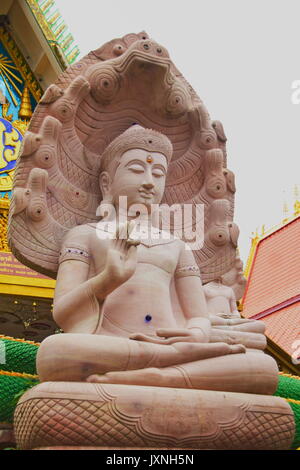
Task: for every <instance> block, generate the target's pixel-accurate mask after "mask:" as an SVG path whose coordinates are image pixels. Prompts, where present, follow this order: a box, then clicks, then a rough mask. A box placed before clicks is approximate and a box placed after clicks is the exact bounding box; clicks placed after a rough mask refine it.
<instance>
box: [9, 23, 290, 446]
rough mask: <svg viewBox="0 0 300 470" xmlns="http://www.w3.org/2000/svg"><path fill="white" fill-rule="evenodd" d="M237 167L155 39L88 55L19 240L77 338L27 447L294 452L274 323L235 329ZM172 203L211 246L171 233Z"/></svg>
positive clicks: (20, 168) (44, 357)
mask: <svg viewBox="0 0 300 470" xmlns="http://www.w3.org/2000/svg"><path fill="white" fill-rule="evenodd" d="M137 123H138V125H133V124H137ZM153 128H154V129H155V130H152V129H153ZM226 155H227V154H226V136H225V133H224V129H223V126H222V124H221V123H220V122H219V121H211V119H210V117H209V114H208V111H207V110H206V108H205V106H204V104H203V102H202V101H201V99H200V98H199V97H198V96H197V94H196V92H195V91H194V90H193V88H192V87H191V86H190V85H189V84H188V83H187V81H186V80H185V78H184V77H183V76H182V75H181V73H180V72H179V70H178V69H177V68H176V67H175V65H174V64H173V62H172V61H171V59H170V57H169V54H168V51H167V50H166V49H165V48H164V47H163V46H161V45H159V44H157V43H156V42H155V41H153V40H151V39H149V38H148V36H147V34H146V33H145V32H141V33H139V34H129V35H126V36H124V37H123V38H119V39H114V40H112V41H110V42H108V43H107V44H104V46H102V47H100V48H99V49H97V50H95V51H92V52H90V53H89V54H88V55H87V56H86V57H84V58H83V59H81V60H80V62H78V63H76V64H73V65H72V66H70V67H69V68H68V69H67V70H66V71H65V72H64V73H63V74H62V75H61V76H60V77H59V78H58V80H57V82H56V83H55V84H53V85H51V86H50V87H49V88H48V90H46V92H45V94H44V96H43V97H42V99H41V101H40V103H39V105H38V106H37V108H36V110H35V113H34V115H33V117H32V119H31V122H30V126H29V131H28V132H27V134H26V136H25V138H24V143H23V148H22V153H21V155H20V158H19V159H18V163H17V168H16V171H15V176H14V194H13V199H12V203H11V206H10V218H9V230H8V238H9V243H10V246H11V249H12V251H13V253H14V255H15V256H16V257H17V258H18V259H19V260H20V261H21V262H22V263H24V264H25V265H27V266H29V267H31V268H32V269H35V270H36V271H38V272H40V273H42V274H45V275H47V276H50V277H52V278H54V279H56V289H55V295H54V309H53V316H54V319H55V321H56V322H57V324H58V325H59V326H60V328H61V329H62V330H63V333H61V334H56V335H53V336H50V337H48V338H46V340H44V341H43V342H42V344H41V346H40V348H39V351H38V356H37V370H38V374H39V379H40V381H41V383H40V384H39V385H37V386H35V387H33V388H32V389H31V390H30V391H28V392H26V393H25V394H24V395H23V396H22V397H21V399H20V400H19V403H18V405H17V408H16V412H15V421H14V425H15V433H16V436H17V442H18V446H19V447H20V448H22V449H32V448H38V447H43V446H75V447H76V448H78V447H80V448H82V447H85V448H90V447H91V446H92V447H96V448H101V449H103V448H110V449H116V448H120V447H121V448H123V447H127V448H128V447H133V448H149V447H151V448H157V449H161V448H195V449H250V448H255V449H266V448H268V449H279V448H280V449H286V448H289V447H290V445H291V442H292V440H293V435H294V432H295V422H294V417H293V412H292V410H291V408H290V407H289V405H288V404H287V403H286V402H285V401H284V400H283V399H281V398H279V397H274V396H272V394H273V393H274V391H275V389H276V386H277V382H278V368H277V365H276V363H275V361H274V359H272V358H271V357H270V356H268V355H266V354H264V353H263V349H264V347H265V345H266V340H265V336H264V334H263V325H262V324H261V323H260V322H251V321H249V320H245V319H242V318H239V317H238V314H237V312H236V307H235V302H234V299H233V294H232V290H231V288H230V287H228V285H230V286H235V287H237V288H238V292H239V293H241V291H242V289H243V285H244V281H243V280H242V281H241V280H239V282H238V283H236V278H237V276H240V277H241V267H240V260H239V258H238V256H237V240H238V235H239V230H238V227H237V226H236V224H234V222H233V213H234V193H235V183H234V175H233V173H232V172H231V171H230V170H229V169H228V168H227V159H226ZM124 201H125V202H126V203H125V202H124ZM173 204H177V205H178V207H179V209H180V210H181V209H182V207H183V206H185V204H190V205H191V206H192V207H193V208H196V215H193V214H192V216H191V220H190V221H189V222H188V226H189V230H191V231H193V230H194V231H196V232H197V220H198V219H199V220H201V221H202V223H203V244H202V245H201V246H197V247H196V248H195V247H193V246H192V244H189V243H188V240H187V239H186V236H182V237H181V236H178V233H177V232H176V230H173V228H174V226H173V227H172V224H171V225H170V227H168V226H167V227H166V226H165V225H164V224H162V225H161V223H160V222H161V217H160V216H161V213H162V205H167V206H172V205H173ZM201 208H202V209H203V208H204V211H202V210H200V209H201ZM198 216H199V217H198ZM174 224H175V223H174ZM175 225H176V224H175ZM175 228H176V227H175ZM200 238H201V237H200ZM191 248H193V249H191ZM224 276H225V277H226V282H227V284H228V285H227V287H224V285H220V284H219V279H223V278H224ZM224 279H225V278H224ZM240 281H241V282H240ZM223 284H224V283H223ZM257 351H260V355H259V356H258V354H257ZM283 431H284V432H283Z"/></svg>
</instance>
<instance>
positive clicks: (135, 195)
mask: <svg viewBox="0 0 300 470" xmlns="http://www.w3.org/2000/svg"><path fill="white" fill-rule="evenodd" d="M171 157H172V145H171V143H170V141H169V139H168V138H167V137H166V136H164V135H162V134H160V133H158V132H157V131H153V130H150V129H144V128H142V127H140V126H133V127H131V128H130V129H128V130H127V131H126V132H124V133H123V134H121V135H120V136H119V137H117V138H116V139H115V140H114V141H113V142H112V143H111V144H110V145H109V146H108V147H107V148H106V150H105V151H104V153H103V155H102V166H101V169H100V176H99V181H100V187H101V192H102V194H103V203H102V204H103V205H105V206H106V209H107V205H108V202H109V203H110V204H111V208H112V209H114V210H115V211H114V216H113V217H114V218H113V219H112V218H111V217H110V219H109V223H107V220H106V218H105V217H104V218H102V220H101V221H100V222H98V223H91V224H85V225H81V226H78V227H75V228H73V229H71V230H70V231H69V232H68V234H67V236H66V237H65V238H64V239H63V242H62V247H61V252H60V259H59V269H58V275H57V284H56V290H55V297H54V311H53V315H54V319H55V321H56V322H57V324H58V325H59V326H60V327H61V328H62V329H63V331H64V332H65V333H64V334H61V335H54V336H51V337H48V338H47V339H46V340H45V341H43V343H42V345H41V347H40V349H39V353H38V358H37V368H38V373H39V377H40V379H41V380H42V381H49V380H50V381H57V380H68V381H88V382H99V383H123V384H124V383H130V384H137V385H156V386H157V385H160V386H171V387H178V388H196V389H208V390H209V389H214V390H225V391H235V392H246V391H247V392H252V393H263V394H272V393H273V392H274V391H275V388H276V384H277V372H278V371H277V366H276V363H275V361H274V360H273V359H272V358H271V357H269V356H266V355H264V356H263V357H262V360H261V361H260V362H259V363H257V362H256V355H253V354H252V353H248V352H247V353H246V354H245V351H246V348H245V346H244V345H242V344H232V345H229V344H226V342H220V341H219V342H216V343H211V342H210V336H211V324H210V319H209V315H208V308H207V303H206V300H205V295H204V289H203V287H202V284H201V275H200V271H199V268H198V266H197V264H196V262H195V259H194V256H193V253H192V251H191V250H190V249H189V247H188V245H186V244H185V243H184V242H183V241H182V240H180V239H178V238H176V237H173V236H172V235H171V233H167V232H166V231H162V230H159V229H158V228H157V227H153V225H152V221H151V217H150V215H151V206H153V205H157V204H159V203H160V202H161V199H162V197H163V193H164V188H165V180H166V176H167V171H168V163H169V161H170V159H171ZM121 197H126V200H127V206H128V212H127V213H126V214H124V213H123V214H121V213H120V211H122V208H121V207H120V198H121ZM141 205H142V206H144V207H145V210H144V211H143V214H140V217H138V219H137V216H136V208H140V207H141ZM100 209H101V208H100ZM111 212H112V211H111ZM122 215H123V217H124V216H125V219H126V222H125V224H123V225H122V224H119V225H118V224H117V220H119V218H120V216H122ZM114 223H115V225H116V227H117V228H116V230H115V231H114V230H113V231H111V230H109V228H111V227H112V226H113V225H114ZM113 232H114V233H113ZM139 236H140V238H139ZM173 279H174V283H175V289H176V294H177V298H178V300H179V304H180V307H181V312H182V318H183V321H181V322H178V321H177V320H176V317H175V315H174V312H173V309H172V299H171V296H170V284H171V281H172V280H173ZM208 288H209V287H206V291H207V290H208ZM220 288H221V287H220ZM216 289H218V288H216ZM221 289H222V288H221ZM225 289H227V288H225ZM214 299H218V295H217V294H216V293H214ZM209 305H210V304H209ZM229 355H230V356H229ZM254 368H255V370H256V371H257V374H259V375H260V376H261V377H263V379H261V380H260V381H259V382H258V381H257V379H256V375H253V374H251V373H250V372H251V371H253V369H254ZM233 370H235V371H238V374H236V377H234V376H233ZM237 377H238V379H237ZM241 377H242V378H243V379H242V380H241Z"/></svg>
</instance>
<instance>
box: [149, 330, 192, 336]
mask: <svg viewBox="0 0 300 470" xmlns="http://www.w3.org/2000/svg"><path fill="white" fill-rule="evenodd" d="M156 334H157V336H163V337H164V338H170V337H175V336H188V335H190V334H191V332H190V330H188V329H187V328H159V329H158V330H156Z"/></svg>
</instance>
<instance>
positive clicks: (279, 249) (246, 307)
mask: <svg viewBox="0 0 300 470" xmlns="http://www.w3.org/2000/svg"><path fill="white" fill-rule="evenodd" d="M299 294H300V217H297V218H296V219H295V220H293V221H292V222H290V223H288V224H286V225H284V226H283V227H281V228H280V229H279V230H277V231H276V232H273V233H272V234H271V235H268V236H267V237H265V238H263V239H262V240H261V241H260V242H259V243H258V245H257V247H256V253H255V256H254V260H253V263H252V268H251V271H250V274H249V278H248V283H247V288H246V292H245V294H244V298H243V316H245V317H252V316H254V315H257V314H259V313H261V312H264V311H265V310H268V309H270V308H272V307H274V306H276V305H278V304H281V303H282V302H285V301H287V300H288V299H291V298H293V297H294V298H295V297H297V296H298V295H299ZM299 323H300V312H299Z"/></svg>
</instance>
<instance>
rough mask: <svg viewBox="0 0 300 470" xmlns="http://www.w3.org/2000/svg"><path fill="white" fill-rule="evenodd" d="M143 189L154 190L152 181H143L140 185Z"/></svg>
mask: <svg viewBox="0 0 300 470" xmlns="http://www.w3.org/2000/svg"><path fill="white" fill-rule="evenodd" d="M142 186H143V188H145V189H152V188H154V184H153V181H152V180H147V181H144V183H143V184H142Z"/></svg>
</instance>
